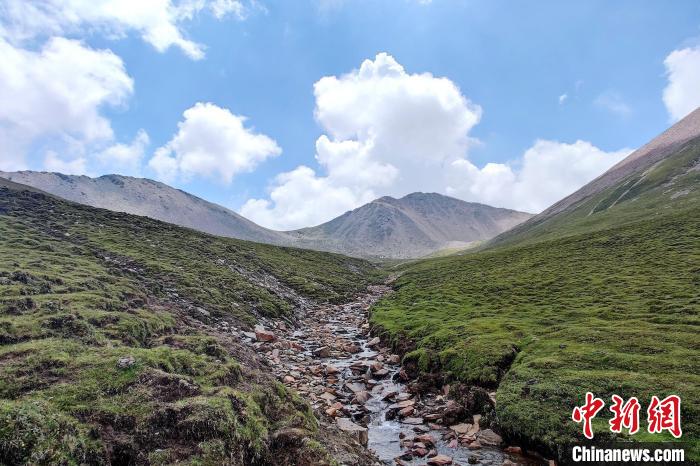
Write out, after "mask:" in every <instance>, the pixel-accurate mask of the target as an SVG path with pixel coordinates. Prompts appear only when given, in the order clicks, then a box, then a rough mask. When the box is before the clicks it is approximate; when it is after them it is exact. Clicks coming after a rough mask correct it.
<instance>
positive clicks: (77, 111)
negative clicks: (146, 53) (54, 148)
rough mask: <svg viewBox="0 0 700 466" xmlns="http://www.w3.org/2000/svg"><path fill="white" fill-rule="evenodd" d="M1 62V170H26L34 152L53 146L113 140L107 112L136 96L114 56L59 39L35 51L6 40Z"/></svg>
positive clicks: (0, 49)
mask: <svg viewBox="0 0 700 466" xmlns="http://www.w3.org/2000/svg"><path fill="white" fill-rule="evenodd" d="M0 56H1V57H2V58H3V66H1V67H0V102H2V105H0V146H2V147H3V149H4V150H3V152H2V153H1V154H0V168H5V169H19V168H24V166H25V164H26V160H25V154H26V151H27V150H28V147H29V146H30V145H37V144H39V145H40V144H42V143H43V142H46V141H47V140H54V141H57V142H58V144H68V145H70V146H80V145H82V144H89V143H95V142H99V141H109V140H111V139H112V138H113V132H112V127H111V124H110V122H109V120H108V119H107V118H105V117H104V116H103V115H102V113H101V110H102V109H103V108H104V107H108V106H111V107H118V106H122V105H123V104H124V103H125V102H126V100H127V99H128V98H129V97H130V96H131V94H132V92H133V80H132V79H131V78H130V77H129V75H128V74H127V73H126V70H125V68H124V64H123V62H122V60H121V59H120V58H119V57H118V56H116V55H115V54H114V53H112V52H111V51H109V50H95V49H92V48H89V47H86V46H85V45H83V44H82V43H81V42H79V41H76V40H69V39H65V38H59V37H56V38H52V39H51V40H49V41H48V42H47V43H46V44H45V45H44V46H43V47H42V48H41V49H40V50H39V51H32V50H26V49H23V48H20V47H16V46H14V45H13V44H11V43H9V42H8V41H6V40H4V39H2V38H0ZM50 160H53V159H52V158H50Z"/></svg>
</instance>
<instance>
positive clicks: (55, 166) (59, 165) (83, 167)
mask: <svg viewBox="0 0 700 466" xmlns="http://www.w3.org/2000/svg"><path fill="white" fill-rule="evenodd" d="M44 169H45V170H46V171H50V172H58V173H64V174H66V175H88V174H89V173H88V170H87V159H86V158H85V157H77V158H75V159H73V160H63V159H61V158H60V157H59V156H58V154H56V152H54V151H47V152H46V156H45V157H44Z"/></svg>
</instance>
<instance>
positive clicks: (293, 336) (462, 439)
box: [242, 286, 546, 466]
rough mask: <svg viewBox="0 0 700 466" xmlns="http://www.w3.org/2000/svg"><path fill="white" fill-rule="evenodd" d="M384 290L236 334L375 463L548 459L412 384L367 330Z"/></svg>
mask: <svg viewBox="0 0 700 466" xmlns="http://www.w3.org/2000/svg"><path fill="white" fill-rule="evenodd" d="M389 292H390V288H389V287H387V286H371V287H369V289H368V291H367V293H366V294H364V295H362V296H360V297H358V298H357V299H356V300H355V301H353V302H350V303H346V304H340V305H325V306H316V307H311V308H310V309H308V310H307V311H306V314H305V316H303V318H302V319H301V325H300V326H299V327H298V328H292V327H291V326H288V325H286V324H284V323H280V322H277V323H273V322H267V324H268V325H267V326H266V327H262V326H260V327H257V328H256V329H255V332H242V335H243V336H244V338H245V339H247V342H248V344H250V345H251V346H253V347H254V348H255V350H256V351H258V352H259V353H261V355H262V356H263V357H264V358H266V359H267V360H268V362H269V363H270V367H271V368H272V369H273V371H274V372H275V375H276V376H277V377H278V378H279V379H280V380H281V381H282V382H283V383H284V384H285V385H286V386H288V387H290V388H293V389H294V390H296V391H297V392H298V393H299V394H300V395H301V396H302V397H304V398H305V399H306V400H307V401H308V402H309V403H310V404H311V405H312V407H313V409H314V412H315V414H316V416H317V417H318V418H319V419H320V420H321V421H322V422H328V423H334V424H335V425H336V426H337V428H338V429H339V430H341V431H344V432H346V433H348V434H349V435H351V436H353V437H354V438H355V439H356V440H357V442H359V443H360V444H362V445H364V446H365V447H366V448H368V449H369V450H371V451H372V452H373V453H374V455H375V457H376V459H377V464H396V465H399V466H400V465H425V464H428V465H450V464H453V465H466V464H484V465H498V466H500V465H508V464H543V463H544V464H546V461H543V460H541V459H537V458H532V457H526V456H523V455H522V454H521V452H520V449H519V448H517V447H512V446H511V447H506V445H504V443H503V440H502V438H501V437H500V436H499V435H498V434H497V433H496V432H494V431H493V430H491V429H488V428H482V426H481V425H480V424H483V422H480V421H481V416H479V415H472V416H466V415H464V413H463V410H461V409H460V408H459V406H458V404H457V403H456V402H455V401H454V400H450V399H449V398H448V396H447V393H445V392H442V393H434V392H429V393H420V392H418V391H417V390H416V389H415V387H414V386H412V385H411V384H410V377H409V376H408V375H407V374H406V372H405V371H404V370H403V369H402V368H401V365H400V357H399V355H397V354H392V352H391V351H390V349H389V348H386V347H384V346H383V345H382V344H381V341H380V339H379V338H377V337H374V338H373V337H372V336H371V335H370V329H369V324H368V320H367V319H368V310H369V308H370V307H371V305H372V304H373V303H374V302H376V301H377V300H378V299H380V298H381V297H382V296H383V295H384V294H386V293H389ZM460 413H461V414H460Z"/></svg>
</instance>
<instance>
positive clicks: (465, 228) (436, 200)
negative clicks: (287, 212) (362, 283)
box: [290, 192, 531, 259]
mask: <svg viewBox="0 0 700 466" xmlns="http://www.w3.org/2000/svg"><path fill="white" fill-rule="evenodd" d="M530 216H531V215H530V214H526V213H523V212H517V211H513V210H508V209H498V208H495V207H490V206H487V205H483V204H475V203H469V202H465V201H461V200H459V199H455V198H452V197H448V196H444V195H442V194H438V193H423V192H415V193H410V194H407V195H405V196H403V197H401V198H399V199H396V198H394V197H391V196H384V197H380V198H378V199H376V200H374V201H372V202H370V203H369V204H365V205H363V206H361V207H358V208H357V209H354V210H352V211H349V212H346V213H345V214H343V215H341V216H340V217H337V218H335V219H333V220H331V221H329V222H326V223H324V224H322V225H318V226H316V227H312V228H304V229H301V230H296V231H294V232H290V233H291V234H292V235H293V236H294V237H295V238H296V239H297V240H298V243H297V245H299V246H302V247H312V248H317V249H322V250H328V251H335V252H340V253H343V254H348V255H352V256H362V257H379V258H395V259H406V258H416V257H421V256H425V255H428V254H431V253H433V252H436V251H438V250H441V249H445V248H464V247H467V246H469V245H470V244H474V243H475V242H479V241H483V240H486V239H489V238H491V237H493V236H495V235H497V234H499V233H501V232H503V231H505V230H507V229H509V228H512V227H513V226H515V225H517V224H519V223H521V222H523V221H525V220H527V219H528V218H529V217H530Z"/></svg>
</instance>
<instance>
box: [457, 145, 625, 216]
mask: <svg viewBox="0 0 700 466" xmlns="http://www.w3.org/2000/svg"><path fill="white" fill-rule="evenodd" d="M630 152H631V150H630V149H622V150H619V151H613V152H605V151H603V150H601V149H599V148H598V147H596V146H594V145H593V144H591V143H590V142H586V141H576V142H574V143H573V144H567V143H562V142H558V141H548V140H542V139H540V140H537V141H535V143H534V144H533V145H532V147H530V148H529V149H527V150H526V151H525V153H524V154H523V156H522V158H521V159H520V160H519V161H518V163H517V165H516V164H513V165H508V164H496V163H489V164H486V165H485V166H484V167H483V168H481V169H479V168H477V167H476V166H475V165H474V164H472V163H471V162H470V161H469V160H466V159H459V160H456V161H454V162H453V163H452V164H451V169H450V170H449V177H448V185H447V187H446V189H445V193H446V194H448V195H451V196H454V197H458V198H461V199H465V200H470V201H479V202H483V203H486V204H489V205H494V206H499V207H509V208H513V209H517V210H523V211H526V212H540V211H542V210H544V209H545V208H547V207H548V206H550V205H552V204H554V203H555V202H556V201H558V200H560V199H562V198H563V197H565V196H567V195H569V194H571V193H573V192H574V191H575V190H576V189H578V188H579V187H581V186H583V185H584V184H586V183H588V182H589V181H592V180H593V179H594V178H596V177H597V176H598V175H600V174H601V173H603V172H605V171H606V170H607V169H608V168H610V167H612V166H613V165H615V164H616V163H617V162H619V161H620V160H622V159H623V158H624V157H626V156H627V155H628V154H629V153H630Z"/></svg>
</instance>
